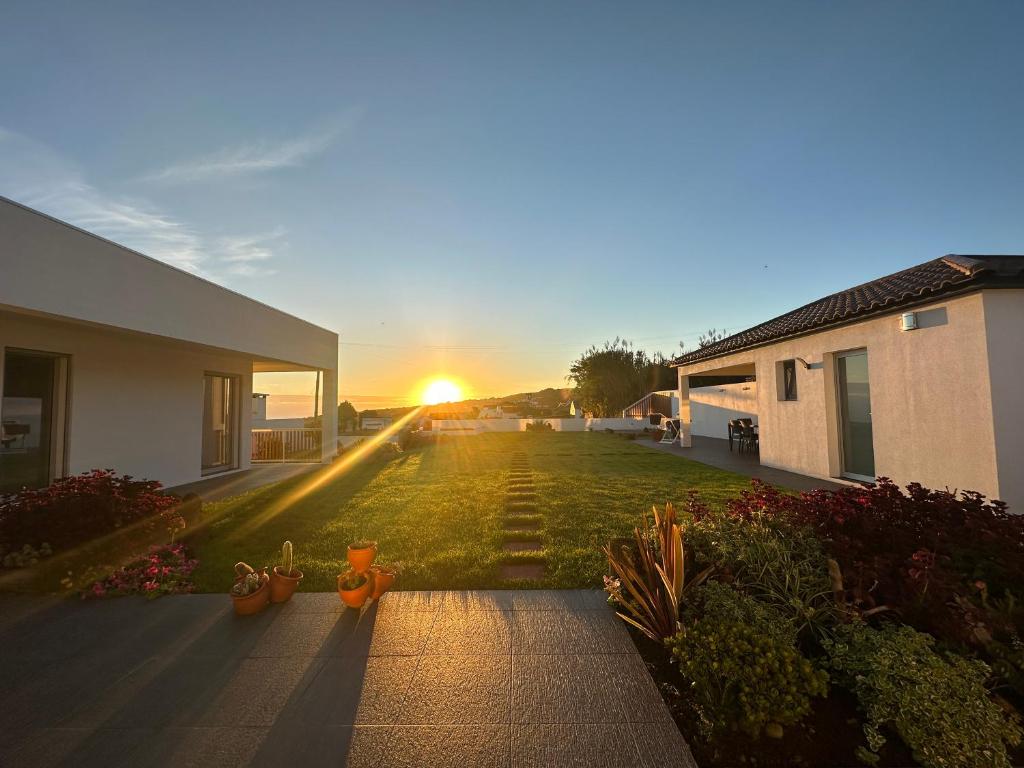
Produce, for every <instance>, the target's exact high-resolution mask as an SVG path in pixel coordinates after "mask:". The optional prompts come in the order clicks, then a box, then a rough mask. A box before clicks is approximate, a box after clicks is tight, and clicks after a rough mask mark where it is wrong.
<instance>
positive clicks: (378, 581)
mask: <svg viewBox="0 0 1024 768" xmlns="http://www.w3.org/2000/svg"><path fill="white" fill-rule="evenodd" d="M370 576H371V581H372V582H373V587H372V589H371V591H370V599H371V600H378V599H380V596H381V595H383V594H384V593H385V592H387V591H388V590H389V589H391V587H392V586H394V583H395V579H397V578H398V568H396V567H394V566H387V565H375V566H373V567H372V568H370Z"/></svg>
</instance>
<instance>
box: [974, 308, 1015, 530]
mask: <svg viewBox="0 0 1024 768" xmlns="http://www.w3.org/2000/svg"><path fill="white" fill-rule="evenodd" d="M982 299H983V301H984V306H985V328H986V330H987V331H988V333H987V336H986V338H987V342H988V367H989V373H990V385H991V388H992V417H993V423H994V424H995V440H996V471H997V473H998V475H999V492H1000V494H1001V495H1002V498H1003V499H1004V500H1006V501H1007V502H1008V503H1011V507H1010V508H1011V509H1014V510H1016V511H1017V512H1024V388H1022V387H1024V385H1022V384H1021V382H1024V290H1018V289H1005V290H1000V291H994V290H993V291H985V292H984V293H983V294H982ZM1011 499H1014V500H1016V502H1015V503H1013V502H1010V500H1011Z"/></svg>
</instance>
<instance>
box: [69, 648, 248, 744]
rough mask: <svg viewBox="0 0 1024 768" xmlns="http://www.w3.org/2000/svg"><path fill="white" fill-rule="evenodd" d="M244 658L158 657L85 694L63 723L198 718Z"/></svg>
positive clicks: (162, 722)
mask: <svg viewBox="0 0 1024 768" xmlns="http://www.w3.org/2000/svg"><path fill="white" fill-rule="evenodd" d="M241 662H242V659H233V660H229V659H220V658H216V657H213V656H201V657H183V656H178V657H169V658H165V657H154V658H152V659H149V660H148V661H147V663H146V664H143V665H142V666H140V667H139V668H138V669H136V670H135V671H134V672H133V673H132V674H130V675H127V676H125V677H123V678H121V679H119V680H116V681H111V684H110V685H109V686H108V687H107V688H104V689H101V690H97V692H96V694H95V695H94V696H88V697H83V698H82V699H81V700H80V701H79V706H78V707H77V708H76V710H75V711H74V712H73V713H72V714H71V715H70V716H69V717H68V718H67V719H65V720H64V721H62V722H61V726H67V727H91V728H102V727H108V728H141V727H154V728H156V727H162V726H167V725H172V724H183V723H188V722H191V721H192V720H194V719H195V718H198V717H200V716H201V715H202V713H203V712H205V711H206V709H207V708H208V707H209V706H210V704H211V702H213V701H214V700H215V699H217V697H218V696H219V695H220V691H221V688H222V687H223V686H224V685H226V684H227V683H228V682H230V680H231V678H232V677H233V676H234V674H235V672H236V670H237V669H238V666H239V665H240V664H241Z"/></svg>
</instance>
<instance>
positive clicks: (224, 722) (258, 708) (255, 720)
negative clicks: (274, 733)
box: [189, 658, 324, 727]
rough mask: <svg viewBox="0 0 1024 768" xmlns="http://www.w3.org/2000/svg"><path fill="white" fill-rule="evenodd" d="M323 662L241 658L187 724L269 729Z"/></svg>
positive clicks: (304, 659) (302, 659) (313, 676)
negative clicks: (216, 690) (229, 676)
mask: <svg viewBox="0 0 1024 768" xmlns="http://www.w3.org/2000/svg"><path fill="white" fill-rule="evenodd" d="M323 663H324V662H323V660H322V659H314V658H295V659H243V660H242V661H241V662H240V663H239V665H238V667H237V668H236V669H235V670H234V674H232V675H231V678H230V679H229V680H228V681H227V682H226V683H225V684H224V685H223V686H222V687H221V689H220V692H219V694H218V695H217V697H216V698H215V699H214V700H213V701H211V702H210V704H209V706H207V707H206V708H205V710H204V711H203V712H201V713H199V714H198V715H197V716H196V717H195V718H192V722H190V723H189V724H190V725H203V726H211V727H213V726H225V727H246V726H271V725H273V724H274V721H276V720H277V717H278V715H279V714H280V713H281V711H282V710H283V709H284V708H285V707H286V706H287V705H288V703H289V702H290V701H292V700H293V699H295V698H297V697H298V696H300V695H301V693H302V691H303V690H304V689H305V688H306V686H308V685H309V683H310V682H312V680H313V679H314V678H315V677H316V674H317V672H318V671H319V670H320V667H321V665H322V664H323Z"/></svg>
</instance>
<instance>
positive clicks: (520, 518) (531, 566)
mask: <svg viewBox="0 0 1024 768" xmlns="http://www.w3.org/2000/svg"><path fill="white" fill-rule="evenodd" d="M542 520H543V518H542V516H541V515H540V514H538V512H537V488H536V486H534V484H533V471H532V470H531V469H530V460H529V458H528V457H527V455H526V454H525V453H523V452H522V451H517V452H516V453H514V454H512V471H511V472H510V473H509V479H508V488H507V490H506V494H505V520H504V524H505V544H504V546H503V549H504V550H505V552H508V553H510V554H513V555H520V557H519V558H517V557H512V558H510V559H509V560H508V562H505V563H502V564H501V566H500V567H499V568H500V573H501V578H503V579H542V578H544V576H545V575H546V574H547V569H546V568H545V565H544V562H543V554H540V555H539V558H540V559H539V560H527V561H523V560H522V559H521V553H530V552H533V553H543V552H544V544H543V542H542V541H541V534H540V528H541V523H542Z"/></svg>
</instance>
